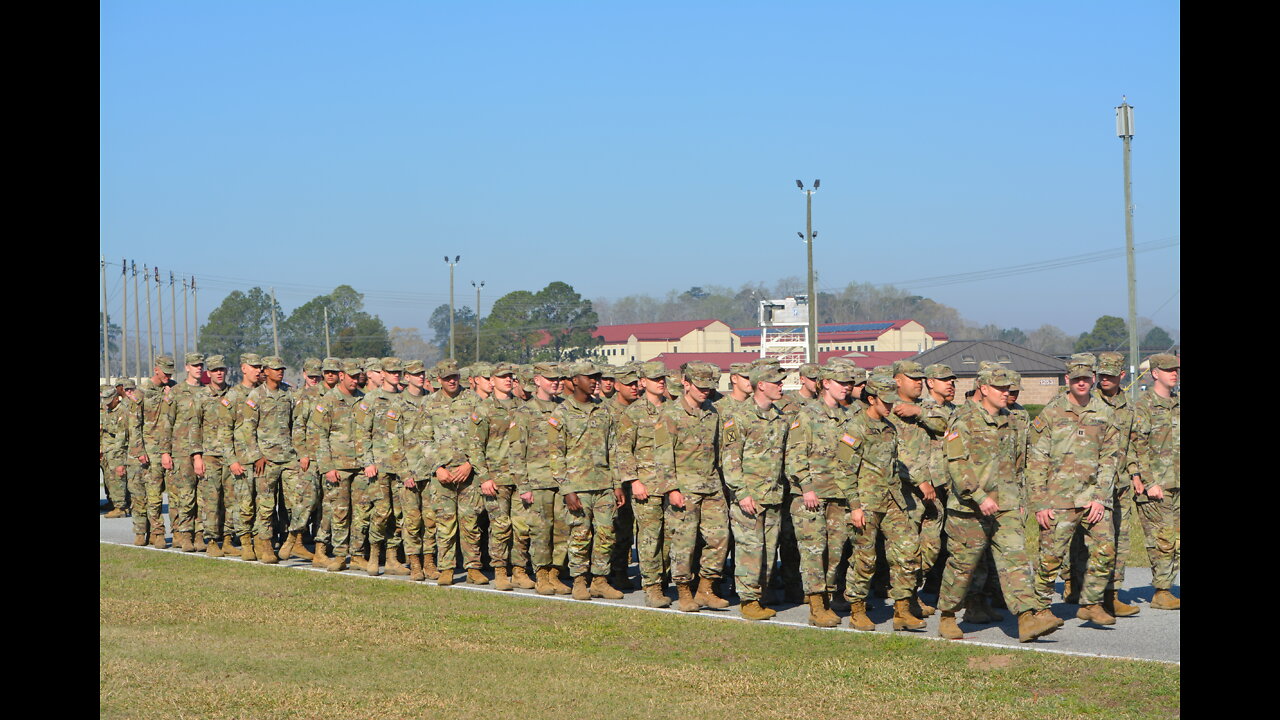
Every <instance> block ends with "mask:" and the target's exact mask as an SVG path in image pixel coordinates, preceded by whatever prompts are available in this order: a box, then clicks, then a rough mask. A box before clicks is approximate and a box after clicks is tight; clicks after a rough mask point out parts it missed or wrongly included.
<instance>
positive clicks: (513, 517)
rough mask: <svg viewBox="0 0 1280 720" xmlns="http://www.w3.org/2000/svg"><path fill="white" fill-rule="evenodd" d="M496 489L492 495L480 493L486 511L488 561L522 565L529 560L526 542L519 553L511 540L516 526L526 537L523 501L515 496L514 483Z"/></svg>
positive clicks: (526, 517) (526, 522)
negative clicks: (487, 520)
mask: <svg viewBox="0 0 1280 720" xmlns="http://www.w3.org/2000/svg"><path fill="white" fill-rule="evenodd" d="M496 490H497V493H496V494H495V495H493V496H492V497H490V496H489V495H484V494H483V493H482V494H481V497H482V498H483V499H484V511H485V513H487V514H488V515H489V564H490V565H492V566H493V567H495V568H500V567H501V568H505V567H507V566H508V565H510V566H511V567H525V566H526V565H528V564H529V558H528V550H527V548H528V545H526V546H525V552H523V553H522V552H520V551H519V550H520V549H519V548H518V547H517V546H516V545H515V543H514V540H515V536H516V533H517V532H519V530H517V528H520V529H521V530H523V531H524V536H525V537H528V536H529V527H528V523H529V519H528V516H527V514H526V513H525V512H524V503H522V502H520V498H519V497H516V496H515V492H516V488H515V486H514V485H498V486H497V487H496ZM520 526H523V527H522V528H521V527H520Z"/></svg>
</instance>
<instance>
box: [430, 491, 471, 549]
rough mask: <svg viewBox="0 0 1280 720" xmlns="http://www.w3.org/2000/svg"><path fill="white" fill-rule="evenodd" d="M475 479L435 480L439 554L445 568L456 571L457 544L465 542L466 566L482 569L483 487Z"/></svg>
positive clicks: (437, 546) (433, 493)
mask: <svg viewBox="0 0 1280 720" xmlns="http://www.w3.org/2000/svg"><path fill="white" fill-rule="evenodd" d="M473 483H474V481H473V480H472V479H467V480H464V481H462V482H460V483H451V484H449V485H445V484H444V483H441V482H440V481H439V480H438V479H433V480H432V481H431V496H432V499H433V500H432V504H433V506H434V507H435V511H436V556H437V562H438V563H439V566H440V571H441V572H453V570H454V569H455V568H457V566H458V555H457V550H456V549H455V548H456V546H457V545H461V546H462V562H463V566H464V567H465V568H466V569H467V570H473V569H474V570H479V569H480V522H479V519H480V498H479V496H480V491H479V490H478V489H477V488H476V487H475V485H474V484H473ZM455 538H457V541H456V545H455Z"/></svg>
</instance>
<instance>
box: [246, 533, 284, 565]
mask: <svg viewBox="0 0 1280 720" xmlns="http://www.w3.org/2000/svg"><path fill="white" fill-rule="evenodd" d="M253 549H254V550H255V551H256V552H257V553H258V562H260V563H263V564H264V565H275V564H276V563H278V562H280V558H278V557H276V554H275V552H274V551H273V550H272V549H271V538H269V537H264V538H257V539H255V540H254V541H253Z"/></svg>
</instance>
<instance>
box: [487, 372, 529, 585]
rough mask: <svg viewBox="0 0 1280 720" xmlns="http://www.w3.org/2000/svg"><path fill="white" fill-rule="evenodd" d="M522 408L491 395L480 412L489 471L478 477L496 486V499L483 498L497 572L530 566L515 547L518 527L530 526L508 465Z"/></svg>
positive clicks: (512, 400) (516, 402) (526, 530)
mask: <svg viewBox="0 0 1280 720" xmlns="http://www.w3.org/2000/svg"><path fill="white" fill-rule="evenodd" d="M506 372H510V367H508V366H505V364H504V365H500V366H498V368H497V369H496V370H495V371H494V374H493V375H492V376H491V377H493V376H497V375H499V374H500V373H506ZM519 407H520V401H519V400H516V399H515V398H513V397H507V398H501V399H500V398H498V397H497V396H496V395H490V396H489V397H487V398H485V399H484V400H483V401H481V402H480V405H479V407H478V408H477V410H476V414H477V415H478V416H479V418H480V423H479V425H478V426H477V428H476V437H477V443H478V445H477V446H478V449H479V452H480V458H481V461H480V462H481V467H483V468H484V471H485V472H484V474H483V475H477V482H479V483H484V481H486V480H491V481H493V484H494V485H495V494H494V495H492V496H489V495H484V494H483V493H481V496H480V497H481V500H482V501H483V502H484V508H485V512H486V513H487V514H488V515H489V563H490V564H491V565H492V566H493V567H494V568H499V567H501V568H505V567H508V565H510V566H511V567H525V566H526V565H528V562H529V559H528V557H527V556H521V555H520V554H519V552H518V548H514V547H513V539H514V537H515V530H514V527H515V526H516V525H518V524H524V523H527V519H526V517H525V515H524V513H523V512H521V508H522V506H523V504H524V503H521V502H520V501H519V499H517V498H515V497H514V496H515V490H516V484H515V480H514V479H512V477H511V469H510V467H509V466H508V463H507V445H508V443H509V442H510V440H509V436H508V432H509V431H510V430H511V426H512V425H513V424H514V423H515V413H516V410H518V409H519ZM524 534H525V535H526V536H527V535H528V528H524Z"/></svg>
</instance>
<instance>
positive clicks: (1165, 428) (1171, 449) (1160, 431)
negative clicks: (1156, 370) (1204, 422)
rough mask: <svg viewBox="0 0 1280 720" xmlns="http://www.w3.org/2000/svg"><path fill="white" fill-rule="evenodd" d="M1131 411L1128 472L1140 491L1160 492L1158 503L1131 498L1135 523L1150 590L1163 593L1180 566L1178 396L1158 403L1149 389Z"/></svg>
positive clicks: (1180, 465) (1180, 419) (1143, 496)
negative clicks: (1146, 560)
mask: <svg viewBox="0 0 1280 720" xmlns="http://www.w3.org/2000/svg"><path fill="white" fill-rule="evenodd" d="M1175 360H1176V358H1175ZM1171 362H1172V361H1171ZM1136 405H1137V408H1136V415H1137V419H1136V423H1135V426H1136V432H1135V434H1134V437H1135V440H1136V442H1135V443H1134V445H1135V448H1134V449H1135V453H1134V458H1133V459H1134V460H1136V462H1133V463H1132V464H1131V466H1130V472H1140V473H1141V474H1142V482H1143V484H1144V485H1145V486H1146V487H1151V486H1153V485H1159V486H1160V488H1161V489H1163V490H1164V499H1163V500H1155V499H1153V498H1151V497H1148V496H1147V495H1146V494H1145V493H1144V494H1142V495H1138V496H1137V506H1138V517H1139V519H1141V521H1142V531H1143V534H1145V535H1146V540H1147V557H1148V558H1149V559H1150V561H1151V584H1152V585H1153V586H1155V589H1156V590H1169V589H1170V588H1172V587H1173V583H1174V581H1175V580H1176V579H1177V577H1178V569H1179V566H1180V565H1181V561H1182V503H1181V499H1180V498H1181V496H1182V485H1181V482H1180V481H1181V475H1182V460H1181V456H1182V439H1181V430H1180V425H1181V424H1182V396H1181V395H1180V394H1178V393H1174V394H1173V396H1172V397H1168V398H1162V397H1160V396H1159V395H1157V394H1156V393H1155V390H1154V389H1153V390H1148V391H1147V392H1146V393H1145V394H1143V395H1142V396H1141V397H1140V398H1139V399H1138V401H1137V403H1136Z"/></svg>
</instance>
